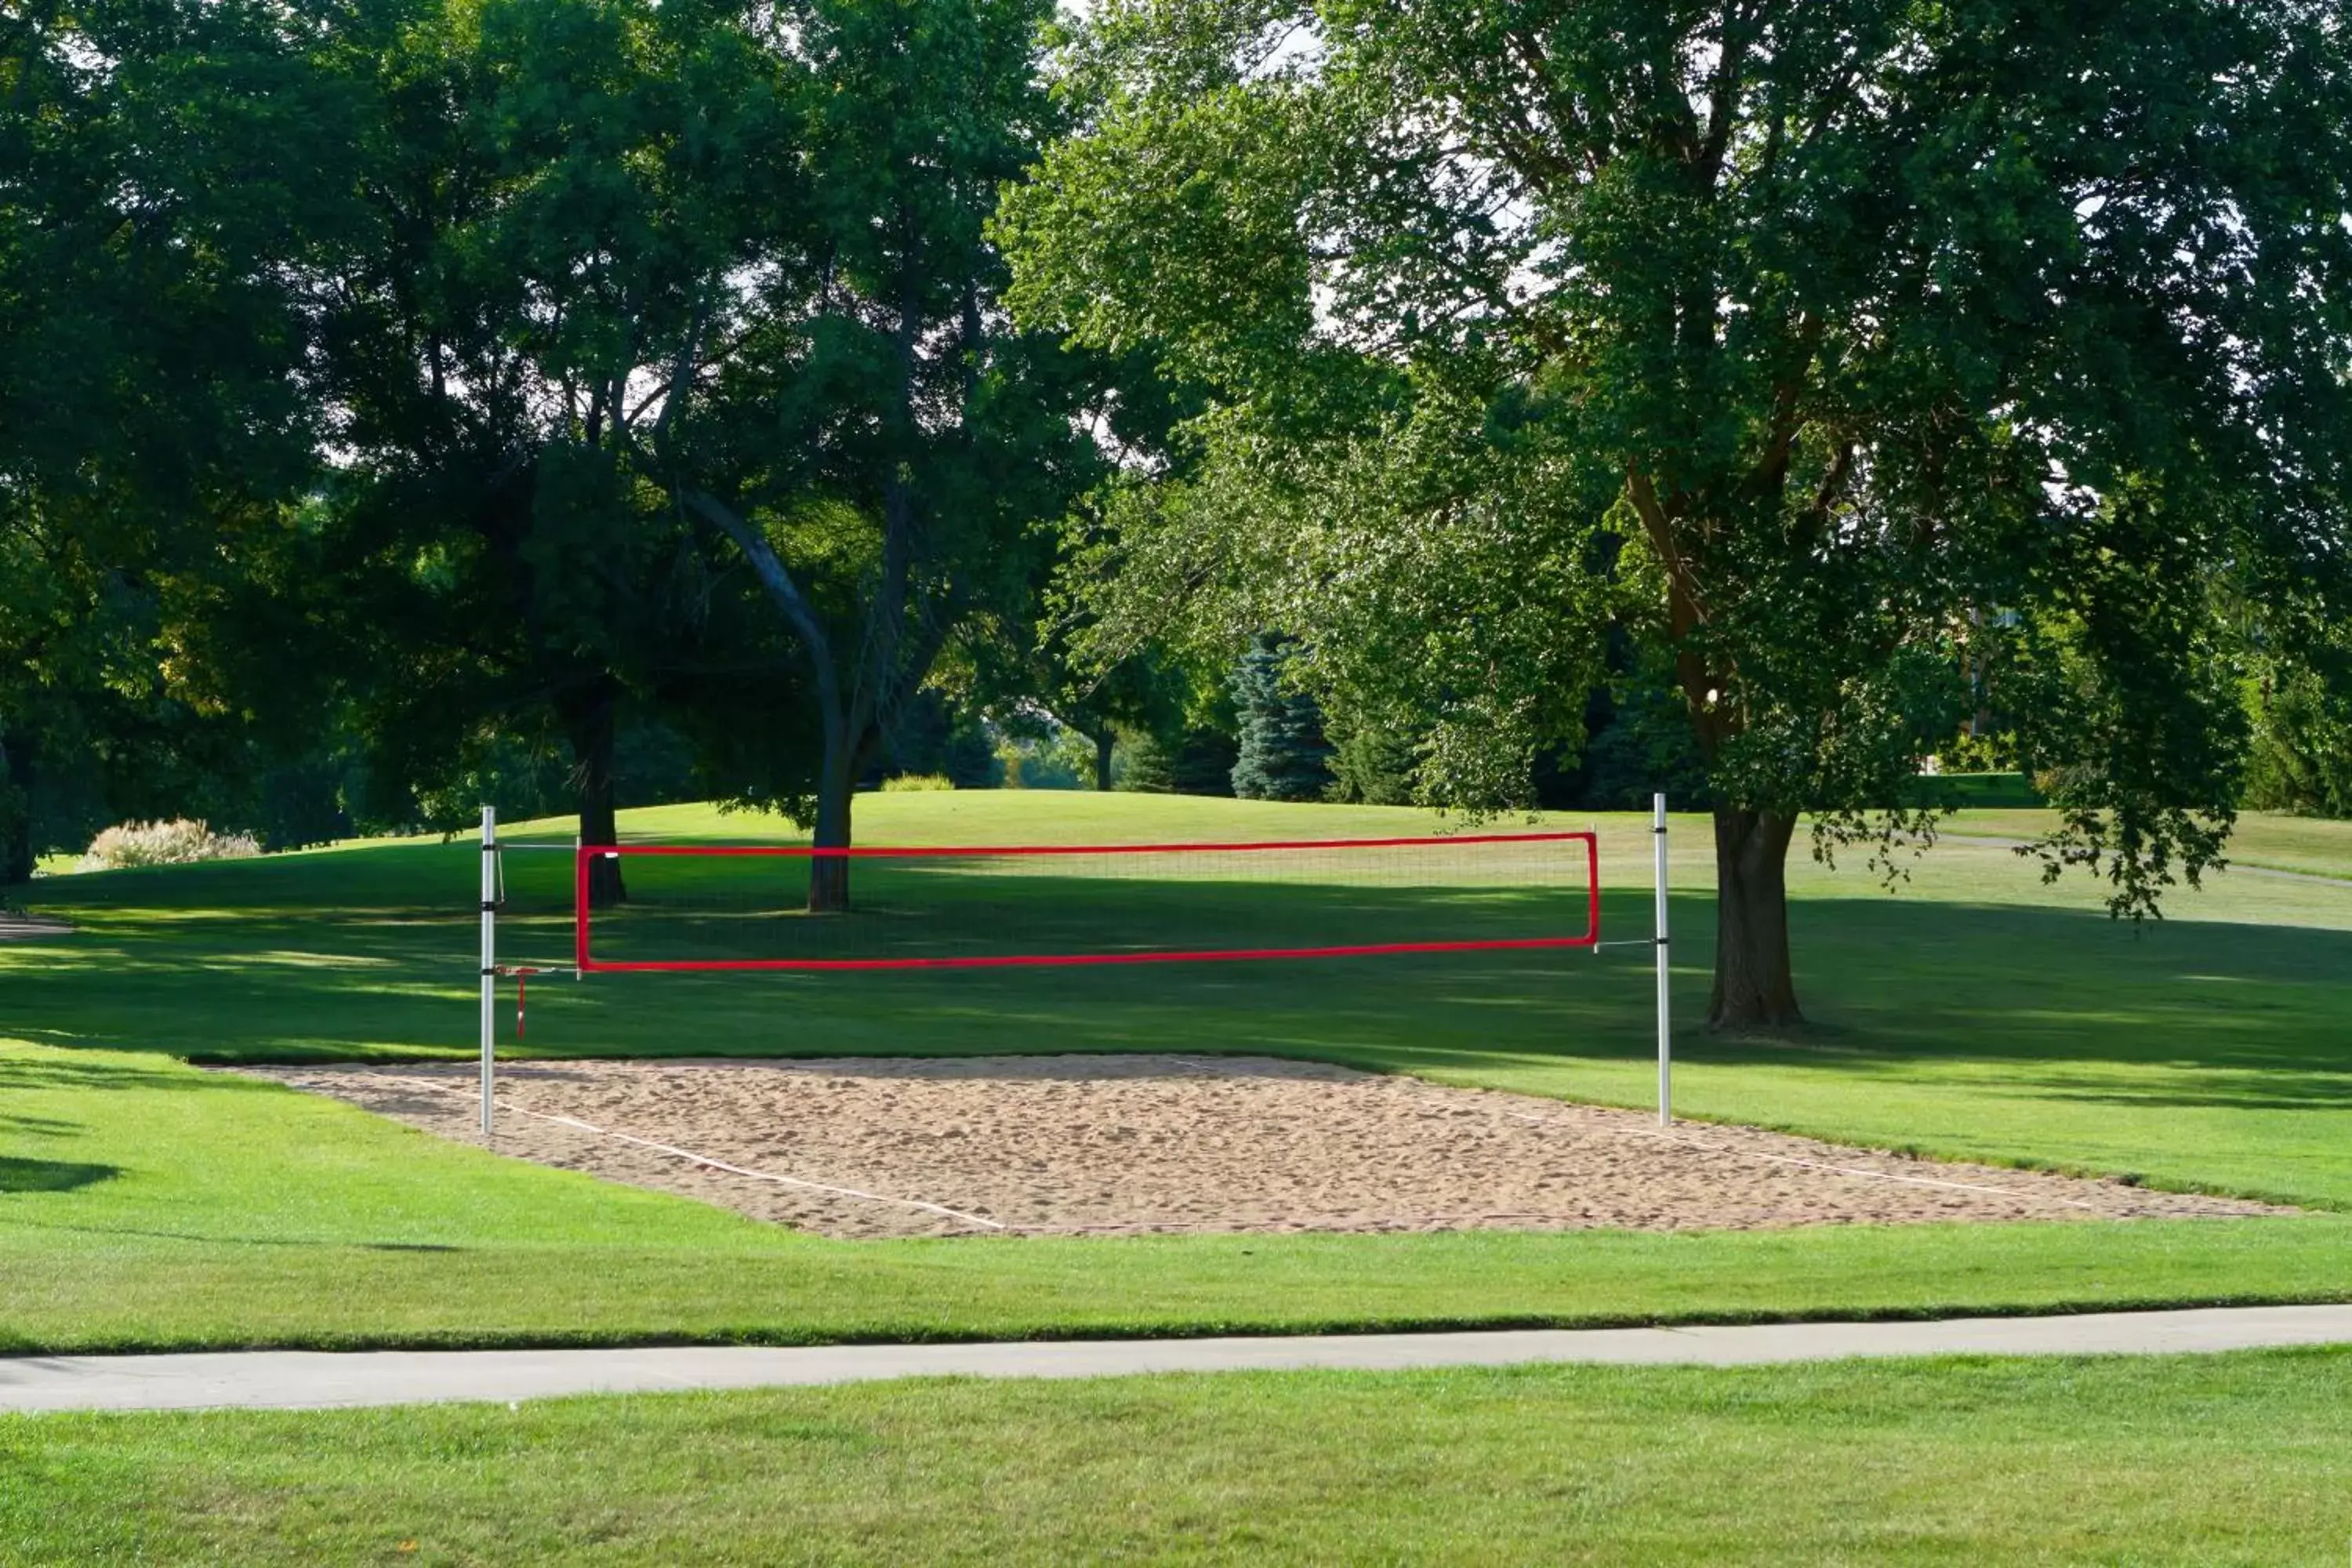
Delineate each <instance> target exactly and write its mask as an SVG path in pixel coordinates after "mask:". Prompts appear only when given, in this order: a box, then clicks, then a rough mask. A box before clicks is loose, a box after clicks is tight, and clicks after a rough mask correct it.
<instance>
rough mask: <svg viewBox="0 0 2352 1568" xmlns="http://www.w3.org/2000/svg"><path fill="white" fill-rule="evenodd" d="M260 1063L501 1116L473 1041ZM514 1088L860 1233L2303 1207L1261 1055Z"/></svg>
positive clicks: (558, 1082)
mask: <svg viewBox="0 0 2352 1568" xmlns="http://www.w3.org/2000/svg"><path fill="white" fill-rule="evenodd" d="M238 1070H241V1071H245V1072H247V1073H250V1074H251V1075H252V1076H255V1077H261V1078H268V1079H273V1080H275V1081H277V1082H279V1083H283V1084H288V1085H290V1086H292V1087H294V1088H296V1089H304V1090H308V1091H310V1092H312V1093H318V1094H326V1095H331V1096H333V1097H335V1098H336V1099H339V1100H347V1101H349V1102H351V1103H352V1104H354V1105H357V1106H361V1107H362V1108H364V1109H366V1110H371V1111H373V1112H376V1113H377V1114H379V1115H383V1116H388V1117H393V1118H394V1119H396V1120H398V1121H404V1122H407V1123H409V1124H410V1125H412V1126H415V1127H419V1128H422V1129H424V1130H425V1131H428V1132H431V1133H434V1134H436V1135H437V1136H439V1137H443V1138H448V1139H452V1140H456V1141H459V1142H480V1133H479V1131H478V1128H477V1126H476V1125H475V1121H476V1115H477V1107H478V1100H477V1098H476V1079H475V1069H474V1068H472V1067H471V1066H469V1065H457V1064H450V1065H443V1064H437V1063H436V1064H432V1065H426V1066H401V1067H302V1068H244V1069H238ZM498 1109H499V1133H498V1137H497V1140H496V1145H495V1146H496V1148H497V1149H498V1151H499V1152H500V1153H503V1154H509V1155H512V1156H515V1157H517V1158H520V1159H526V1160H534V1161H538V1162H540V1163H542V1164H548V1165H555V1166H560V1167H562V1168H564V1169H567V1170H574V1171H583V1172H586V1173H589V1174H591V1175H595V1176H600V1177H603V1178H605V1179H607V1180H610V1181H617V1182H629V1183H634V1184H637V1185H640V1186H646V1187H657V1188H660V1189H662V1190H664V1191H667V1192H673V1193H678V1194H684V1195H686V1196H688V1197H693V1198H698V1199H701V1200H702V1201H704V1202H706V1203H712V1204H719V1205H724V1206H726V1207H729V1208H732V1209H738V1210H740V1211H741V1212H742V1213H744V1214H748V1215H754V1216H756V1217H758V1218H760V1219H763V1220H772V1221H775V1222H777V1223H779V1224H783V1225H789V1226H796V1227H799V1228H801V1229H804V1230H809V1231H814V1232H816V1233H819V1234H821V1235H824V1236H831V1237H898V1236H982V1235H999V1236H1002V1235H1027V1236H1048V1235H1087V1234H1100V1235H1118V1234H1142V1233H1152V1232H1163V1233H1196V1232H1206V1231H1260V1232H1266V1231H1307V1230H1317V1231H1359V1232H1362V1231H1428V1230H1461V1229H1476V1228H1508V1229H1522V1230H1570V1229H1584V1228H1593V1227H1609V1228H1616V1229H1629V1230H1696V1229H1764V1228H1772V1227H1781V1226H1809V1225H1890V1224H1911V1223H1920V1222H1927V1221H1937V1220H2067V1219H2126V1218H2139V1217H2155V1216H2167V1217H2178V1216H2187V1215H2247V1214H2263V1213H2278V1212H2283V1211H2279V1210H2276V1209H2271V1208H2267V1207H2265V1206H2264V1205H2260V1204H2252V1203H2244V1202H2239V1201H2236V1200H2231V1199H2224V1198H2210V1197H2198V1196H2189V1195H2184V1194H2174V1193H2160V1192H2151V1191H2148V1190H2147V1189H2144V1188H2140V1187H2135V1186H2129V1185H2126V1184H2121V1183H2116V1182H2101V1181H2083V1180H2077V1179H2074V1178H2072V1177H2067V1176H2057V1175H2049V1174H2044V1173H2034V1172H2025V1171H2011V1170H2003V1169H1998V1168H1994V1167H1990V1166H1980V1165H1960V1164H1944V1163H1935V1162H1929V1161H1922V1160H1914V1159H1907V1158H1905V1157H1903V1156H1900V1155H1895V1154H1888V1153H1884V1152H1873V1151H1869V1150H1864V1149H1852V1148H1841V1147H1838V1146H1836V1145H1833V1144H1829V1143H1822V1142H1814V1141H1812V1140H1811V1139H1804V1138H1793V1137H1789V1136H1786V1135H1784V1134H1780V1133H1776V1132H1767V1131H1759V1130H1756V1129H1752V1128H1738V1127H1717V1126H1707V1125H1704V1124H1696V1123H1682V1124H1678V1125H1677V1126H1676V1127H1675V1129H1673V1130H1672V1131H1662V1130H1661V1129H1659V1128H1658V1126H1657V1125H1656V1123H1655V1121H1654V1120H1653V1119H1652V1118H1650V1117H1648V1116H1645V1115H1643V1114H1641V1113H1638V1112H1633V1111H1622V1110H1601V1109H1597V1108H1593V1107H1589V1106H1576V1105H1564V1104H1561V1103H1559V1102H1558V1101H1555V1100H1540V1099H1535V1098H1531V1097H1528V1096H1525V1095H1516V1094H1506V1093H1500V1092H1497V1091H1494V1090H1489V1089H1449V1088H1444V1087H1441V1086H1439V1085H1435V1084H1431V1083H1425V1082H1423V1081H1422V1080H1420V1079H1412V1078H1402V1077H1381V1076H1377V1075H1374V1074H1369V1073H1361V1072H1355V1071H1351V1070H1349V1069H1348V1068H1338V1067H1328V1066H1323V1065H1320V1064H1317V1063H1311V1062H1293V1061H1278V1060H1274V1059H1271V1058H1252V1057H1189V1056H1167V1055H1136V1056H1060V1057H966V1058H929V1059H912V1058H889V1059H882V1058H872V1059H866V1058H842V1059H835V1060H813V1061H743V1060H719V1061H573V1062H534V1063H520V1064H506V1065H502V1066H501V1067H500V1068H499V1095H498Z"/></svg>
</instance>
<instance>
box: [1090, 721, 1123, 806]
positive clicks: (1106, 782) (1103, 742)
mask: <svg viewBox="0 0 2352 1568" xmlns="http://www.w3.org/2000/svg"><path fill="white" fill-rule="evenodd" d="M1094 742H1095V788H1097V790H1108V788H1110V753H1111V748H1112V747H1113V746H1115V745H1117V744H1118V736H1117V735H1116V734H1114V733H1112V731H1111V728H1110V726H1109V725H1108V724H1106V725H1104V726H1103V729H1102V733H1101V734H1099V735H1097V736H1096V737H1095V738H1094Z"/></svg>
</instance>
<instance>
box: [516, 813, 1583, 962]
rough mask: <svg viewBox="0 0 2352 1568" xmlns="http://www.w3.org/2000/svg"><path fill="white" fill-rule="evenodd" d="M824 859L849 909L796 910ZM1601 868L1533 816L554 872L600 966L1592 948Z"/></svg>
mask: <svg viewBox="0 0 2352 1568" xmlns="http://www.w3.org/2000/svg"><path fill="white" fill-rule="evenodd" d="M554 859H555V857H544V858H541V859H540V860H539V862H538V863H535V864H533V865H531V866H530V875H529V880H530V882H531V883H532V884H533V886H534V891H527V892H526V893H525V895H524V896H523V897H522V898H520V899H519V900H513V901H514V902H515V903H516V904H517V906H518V907H517V908H515V909H514V910H512V911H511V913H512V914H513V915H515V916H522V917H525V919H526V924H527V926H537V927H539V928H540V932H539V933H538V934H539V935H540V936H541V938H545V937H553V936H555V935H556V934H557V933H556V932H555V931H552V930H549V929H547V928H548V926H549V924H550V920H549V917H550V916H551V915H553V914H555V913H556V910H555V909H554V908H553V907H552V903H553V900H551V899H550V898H549V894H550V892H551V890H552V889H550V888H548V886H547V883H548V881H549V879H550V878H551V874H552V873H554V872H555V871H556V867H555V866H553V865H551V864H547V863H546V862H548V861H551V860H554ZM823 861H831V862H832V863H833V864H834V865H835V866H836V867H842V866H845V868H846V876H847V879H848V884H849V887H848V897H849V907H848V908H847V909H846V910H840V911H837V912H825V913H813V912H811V910H810V909H809V901H810V898H809V895H810V884H811V879H812V875H813V874H822V871H821V868H820V862H823ZM1596 868H1597V852H1596V848H1595V846H1594V843H1593V840H1592V836H1591V835H1590V834H1585V833H1540V834H1456V835H1450V836H1445V837H1428V838H1384V839H1343V840H1321V841H1313V842H1289V843H1277V844H1171V845H1123V846H1112V847H1062V846H1053V847H950V848H871V847H860V848H856V849H852V850H848V851H845V852H844V851H824V852H819V851H814V850H811V849H809V848H808V847H804V846H770V845H762V846H756V847H733V846H730V847H718V846H705V845H686V844H628V845H622V846H618V847H592V848H585V849H582V850H580V851H579V852H578V854H577V857H576V858H575V859H572V860H570V862H569V863H567V864H565V865H564V866H563V868H562V869H563V871H564V872H565V873H566V874H568V875H569V876H570V877H571V878H572V887H571V888H570V889H568V891H569V893H570V895H571V897H570V899H569V900H568V903H569V905H570V907H569V908H568V909H567V910H564V912H565V913H566V914H568V915H569V916H570V917H571V920H572V930H571V931H570V932H569V933H568V934H569V935H570V937H571V939H572V942H571V945H572V948H573V956H574V960H575V962H577V963H578V964H579V966H580V967H581V968H582V969H583V971H591V972H593V971H600V970H601V971H607V972H612V971H656V970H679V971H692V970H736V969H741V970H751V969H798V970H826V969H837V970H848V969H916V968H976V967H986V966H997V965H1015V964H1056V963H1062V964H1101V963H1152V962H1175V961H1195V962H1207V961H1213V960H1241V959H1274V958H1314V957H1336V956H1342V955H1370V954H1375V953H1401V952H1455V951H1466V950H1478V949H1508V948H1569V947H1586V946H1591V945H1592V944H1593V943H1594V942H1597V941H1598V940H1599V937H1600V930H1599V926H1600V900H1599V886H1598V876H1597V869H1596ZM614 879H617V882H618V884H619V886H618V888H617V889H613V888H611V887H610V886H609V884H610V883H611V882H612V881H614ZM517 880H518V879H517V878H514V877H510V878H509V888H510V889H512V888H514V886H515V884H516V881H517ZM592 885H593V886H594V887H595V889H596V896H593V897H591V896H590V890H591V888H592ZM614 892H617V895H618V896H617V897H612V896H610V895H611V894H613V893H614ZM511 898H512V895H511V893H510V899H511ZM519 934H520V933H519ZM532 945H533V946H540V945H542V942H541V941H536V940H535V941H534V942H533V943H532Z"/></svg>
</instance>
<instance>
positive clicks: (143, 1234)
mask: <svg viewBox="0 0 2352 1568" xmlns="http://www.w3.org/2000/svg"><path fill="white" fill-rule="evenodd" d="M0 1163H5V1162H0ZM100 1168H102V1169H105V1170H106V1171H107V1172H108V1173H110V1174H120V1172H118V1171H116V1170H114V1168H113V1167H111V1166H107V1167H100ZM5 1190H6V1189H5V1186H0V1191H5ZM28 1190H54V1189H28ZM6 1223H7V1225H8V1226H9V1228H11V1229H15V1230H47V1231H56V1232H58V1233H60V1234H65V1235H71V1236H135V1237H140V1238H141V1239H142V1240H147V1241H189V1242H194V1243H196V1244H198V1245H199V1246H203V1247H271V1248H293V1249H297V1250H303V1251H325V1250H336V1251H353V1252H436V1253H437V1252H467V1251H472V1250H474V1249H473V1248H470V1247H453V1246H449V1245H447V1244H446V1243H442V1242H432V1241H353V1240H352V1239H351V1238H350V1237H289V1236H222V1235H219V1234H217V1233H213V1234H206V1233H204V1232H199V1231H190V1230H152V1229H145V1228H142V1227H140V1226H128V1225H65V1224H61V1223H59V1222H58V1221H56V1220H24V1219H14V1218H10V1219H8V1220H7V1221H6Z"/></svg>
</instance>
